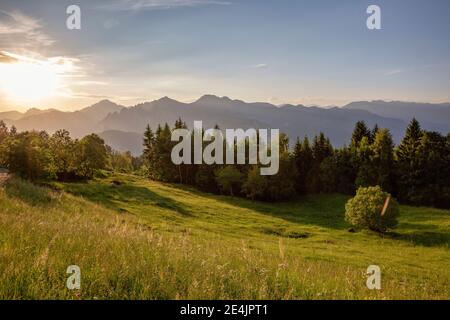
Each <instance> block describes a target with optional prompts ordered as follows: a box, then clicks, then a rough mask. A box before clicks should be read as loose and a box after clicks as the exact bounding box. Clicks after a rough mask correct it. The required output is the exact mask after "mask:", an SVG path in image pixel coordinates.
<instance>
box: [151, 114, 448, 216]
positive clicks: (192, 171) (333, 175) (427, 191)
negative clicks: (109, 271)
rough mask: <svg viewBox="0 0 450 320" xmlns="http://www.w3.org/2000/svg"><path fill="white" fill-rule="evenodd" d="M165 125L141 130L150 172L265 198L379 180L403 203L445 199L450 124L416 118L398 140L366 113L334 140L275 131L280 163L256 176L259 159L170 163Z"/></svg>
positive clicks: (347, 189) (348, 190) (348, 189)
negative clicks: (370, 123) (444, 130)
mask: <svg viewBox="0 0 450 320" xmlns="http://www.w3.org/2000/svg"><path fill="white" fill-rule="evenodd" d="M180 128H187V126H186V124H185V123H184V122H183V121H182V120H181V119H178V120H177V121H176V122H175V125H174V128H173V129H180ZM216 128H218V126H216ZM171 132H172V128H170V126H169V125H168V124H167V123H166V124H165V125H164V126H161V125H159V126H158V127H157V129H156V131H153V130H152V129H151V128H150V126H147V128H146V130H145V133H144V153H143V156H142V158H143V163H144V166H145V172H146V174H147V175H148V176H149V177H150V178H151V179H155V180H159V181H165V182H174V183H181V184H187V185H192V186H195V187H197V188H199V189H200V190H203V191H207V192H212V193H222V194H228V195H233V196H243V197H247V198H250V199H252V200H265V201H282V200H288V199H291V198H293V197H295V196H297V195H303V194H310V193H343V194H349V195H353V194H354V193H355V191H356V190H357V189H358V188H359V187H368V186H380V187H381V188H382V189H383V190H384V191H387V192H389V193H391V194H393V195H394V196H395V197H396V198H398V199H399V200H400V201H401V202H403V203H410V204H414V205H431V206H436V207H450V132H449V134H448V135H447V136H443V135H442V134H440V133H438V132H430V131H426V130H423V129H422V128H421V127H420V124H419V122H418V121H417V120H416V119H413V120H412V121H411V122H410V124H409V126H408V127H407V129H406V132H405V135H404V137H403V139H402V141H401V143H400V144H399V145H398V146H395V145H394V142H393V139H392V135H391V133H390V131H389V130H388V129H384V128H379V127H378V126H375V127H374V128H372V129H369V128H368V127H367V125H366V124H365V122H364V121H358V122H357V123H356V125H355V128H354V131H353V134H352V138H351V141H349V144H348V145H346V146H343V147H340V148H334V147H333V146H332V145H331V143H330V140H329V138H327V137H326V136H325V135H324V134H323V133H320V134H319V135H316V136H314V137H313V138H312V139H311V140H310V139H309V138H308V137H304V138H303V139H297V140H296V142H295V144H294V145H293V146H292V148H290V146H289V139H288V137H287V136H286V135H285V134H281V137H280V169H279V172H278V174H276V175H274V176H261V175H260V172H259V166H258V165H218V164H214V165H206V164H200V165H195V164H181V165H174V164H173V163H172V161H171V151H172V148H173V146H174V145H175V144H176V143H177V142H173V141H171Z"/></svg>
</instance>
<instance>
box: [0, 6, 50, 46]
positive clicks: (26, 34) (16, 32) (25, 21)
mask: <svg viewBox="0 0 450 320" xmlns="http://www.w3.org/2000/svg"><path fill="white" fill-rule="evenodd" d="M0 18H2V19H1V20H2V21H0V47H1V48H2V49H7V50H11V49H14V50H17V49H30V48H32V49H35V48H36V47H45V46H50V45H52V44H53V43H54V42H55V41H54V40H53V39H52V38H51V37H50V36H48V35H47V34H46V33H45V32H44V31H43V30H42V29H43V25H42V23H41V21H40V20H38V19H35V18H33V17H31V16H28V15H26V14H23V13H22V12H20V11H13V12H6V11H3V10H0Z"/></svg>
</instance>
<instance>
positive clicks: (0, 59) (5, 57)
mask: <svg viewBox="0 0 450 320" xmlns="http://www.w3.org/2000/svg"><path fill="white" fill-rule="evenodd" d="M18 61H19V60H18V59H16V58H14V57H12V56H10V55H9V54H7V53H6V52H2V51H0V63H14V62H18Z"/></svg>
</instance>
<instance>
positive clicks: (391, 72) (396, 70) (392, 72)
mask: <svg viewBox="0 0 450 320" xmlns="http://www.w3.org/2000/svg"><path fill="white" fill-rule="evenodd" d="M404 72H406V71H405V70H403V69H393V70H389V71H386V72H385V73H384V75H385V76H393V75H396V74H400V73H404Z"/></svg>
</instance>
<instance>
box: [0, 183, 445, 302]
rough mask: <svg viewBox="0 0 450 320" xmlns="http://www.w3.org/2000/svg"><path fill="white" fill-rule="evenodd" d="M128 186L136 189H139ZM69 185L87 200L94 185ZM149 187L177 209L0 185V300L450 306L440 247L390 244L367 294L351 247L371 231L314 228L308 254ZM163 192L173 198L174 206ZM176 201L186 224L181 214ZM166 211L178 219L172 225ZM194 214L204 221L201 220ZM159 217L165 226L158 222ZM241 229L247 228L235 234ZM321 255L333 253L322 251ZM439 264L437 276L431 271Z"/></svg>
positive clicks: (289, 241)
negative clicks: (439, 302) (69, 283)
mask: <svg viewBox="0 0 450 320" xmlns="http://www.w3.org/2000/svg"><path fill="white" fill-rule="evenodd" d="M133 179H134V178H133ZM101 183H108V182H104V181H103V182H101ZM128 183H130V184H132V183H137V184H138V185H139V186H140V187H142V184H145V183H147V182H144V181H140V180H132V181H131V180H130V181H128ZM64 187H65V188H70V186H64ZM72 187H76V186H72ZM77 188H78V189H77V190H78V191H80V190H79V188H83V190H84V192H86V193H88V192H89V190H96V189H95V188H99V185H96V184H93V185H89V184H87V185H83V186H78V187H77ZM123 188H124V190H125V188H126V186H124V187H123ZM147 188H148V190H149V192H153V193H155V195H154V196H155V198H154V199H153V200H155V199H156V200H155V201H156V202H158V201H159V202H160V203H164V201H163V199H166V200H167V201H169V200H170V199H171V200H172V201H175V202H173V203H171V205H170V206H169V208H167V203H166V205H165V206H164V205H163V206H162V207H161V206H155V204H152V203H145V204H144V205H145V206H147V207H146V208H147V210H148V211H147V212H146V213H145V214H142V215H141V214H139V212H141V213H142V212H143V209H139V203H136V206H138V207H137V208H135V207H133V206H132V205H131V204H132V203H133V202H132V201H131V200H130V202H129V206H128V207H127V209H126V211H124V210H117V208H115V207H114V204H116V205H117V204H118V202H114V199H116V200H117V199H120V196H121V193H120V192H118V193H117V192H116V191H115V192H116V193H111V194H108V196H110V197H111V199H109V200H111V201H112V202H111V203H107V202H106V200H105V199H106V198H108V197H105V198H103V201H102V198H101V196H102V195H101V194H95V193H94V194H92V195H91V196H92V197H100V198H98V199H96V200H97V201H94V200H93V199H89V197H87V196H86V194H85V195H84V198H83V197H80V196H74V195H70V194H68V193H65V192H64V191H54V190H50V189H48V188H44V187H38V186H35V185H32V184H30V183H28V182H24V181H22V180H19V179H11V180H10V181H9V182H8V183H7V184H6V185H5V186H4V187H0V205H1V207H0V208H1V209H0V299H392V298H399V299H405V298H407V299H409V298H413V299H415V298H421V299H428V298H430V299H445V298H446V299H448V298H450V295H449V292H450V286H449V283H450V281H449V280H450V279H449V271H448V268H447V270H445V265H444V264H445V263H447V262H448V261H449V251H448V247H447V248H446V247H442V246H439V247H438V248H426V247H418V248H417V250H416V251H414V250H411V251H408V250H410V249H411V248H409V247H410V246H411V245H407V246H408V250H407V251H404V252H407V253H408V255H410V256H408V258H407V259H399V257H398V256H399V255H400V257H401V255H402V253H401V252H398V251H399V250H401V248H402V247H401V245H399V246H397V252H396V251H395V249H393V248H391V249H390V250H391V252H390V253H387V255H388V256H389V258H391V259H393V260H394V261H392V262H391V263H387V264H386V268H384V269H383V272H384V273H383V275H384V276H383V280H382V286H383V288H382V290H381V291H370V290H368V289H367V288H366V286H365V281H366V275H365V268H366V267H367V266H368V265H369V264H370V262H373V261H369V260H370V259H367V258H366V257H363V258H356V254H355V252H354V251H356V250H360V249H361V247H362V246H364V243H365V242H367V243H368V242H369V241H371V239H375V238H372V237H374V236H373V235H366V234H358V235H354V239H352V238H350V237H349V236H348V235H345V236H340V233H339V232H337V231H334V230H333V228H329V229H327V228H326V227H322V228H321V229H320V230H322V229H323V230H322V231H324V230H328V232H329V233H330V234H333V233H336V232H337V233H336V235H335V236H334V238H333V237H331V238H330V239H328V240H329V243H327V242H325V241H323V240H324V239H323V235H321V234H320V232H319V229H308V231H309V232H310V233H311V232H312V233H314V232H315V231H314V230H316V231H317V235H318V237H317V238H318V239H315V240H314V239H313V240H312V241H314V242H312V241H311V242H310V244H311V247H310V248H308V242H305V241H310V240H309V239H303V238H302V237H300V238H295V237H289V236H288V234H289V232H288V231H287V230H288V229H289V228H290V225H286V226H284V227H281V229H277V228H276V227H277V226H275V225H267V226H266V227H267V228H269V230H270V228H274V230H278V231H279V230H282V233H281V234H270V232H269V233H267V230H266V231H265V232H262V231H261V228H260V226H259V224H258V223H259V222H261V223H262V222H268V221H271V220H270V219H271V218H270V215H269V216H267V215H265V214H262V213H258V212H260V210H259V211H258V210H256V209H255V210H254V212H253V215H254V216H253V217H257V216H258V215H261V217H260V219H261V221H259V222H258V221H254V223H255V225H248V226H245V225H244V226H242V225H241V227H240V228H236V230H237V231H236V233H233V232H229V233H226V232H225V233H224V234H222V233H221V232H220V230H222V228H226V226H223V225H222V226H221V227H220V228H219V227H218V226H217V228H216V229H215V227H214V226H215V225H214V224H212V225H207V224H206V222H205V224H199V223H200V222H199V221H202V219H203V220H208V219H211V215H212V214H213V213H212V212H214V214H216V213H215V210H217V209H220V207H219V203H218V202H216V201H218V199H221V198H220V197H219V198H211V197H210V196H206V195H205V196H204V198H203V195H201V194H199V193H195V192H194V193H193V192H192V191H190V190H183V189H176V188H174V187H171V186H167V185H161V184H154V183H151V184H150V185H148V186H147ZM157 188H160V189H157ZM161 190H166V191H167V192H169V193H172V198H170V197H169V196H168V195H167V194H166V193H165V192H163V191H161ZM170 190H171V191H170ZM124 192H125V191H124ZM126 192H130V190H126ZM134 192H136V193H135V194H134V197H139V196H145V195H146V193H145V192H144V193H142V192H143V191H142V190H140V189H138V191H136V190H134ZM187 194H188V195H190V197H192V198H193V199H197V201H193V202H192V203H191V202H189V204H188V203H187V202H183V201H190V199H189V197H188V196H186V195H187ZM103 196H105V195H103ZM166 196H167V198H165V197H166ZM181 199H184V200H181ZM153 200H152V199H149V201H150V202H151V201H153ZM117 201H119V200H117ZM134 201H135V202H136V201H138V199H134ZM237 201H238V202H237V203H235V204H233V206H234V205H236V206H237V205H239V203H240V204H241V205H242V206H252V204H251V203H250V202H245V203H242V201H243V200H237ZM333 201H335V200H333ZM94 202H97V203H94ZM119 202H120V201H119ZM196 202H197V203H199V205H198V207H195V206H196V205H195V203H196ZM205 203H206V204H208V203H209V205H210V207H211V208H207V207H208V206H206V207H205ZM182 205H184V206H185V207H186V208H185V210H186V212H187V213H189V214H191V215H192V216H186V215H184V214H183V213H180V212H179V211H177V210H178V209H179V207H181V206H182ZM223 205H224V206H229V204H223ZM256 205H258V204H256ZM262 206H264V205H262ZM214 208H216V209H214ZM236 210H237V209H236ZM242 210H244V211H243V212H245V210H251V209H249V208H245V209H242ZM281 210H283V209H282V208H281ZM166 211H170V212H171V213H172V214H176V215H179V216H181V218H179V219H176V220H175V219H174V220H170V215H169V213H167V212H166ZM220 211H221V210H219V212H218V213H217V214H220V213H221V212H220ZM199 212H203V214H204V215H206V216H208V217H207V218H205V217H200V216H199ZM152 214H154V215H155V216H154V217H151V215H152ZM227 214H231V213H225V215H226V216H227ZM241 214H242V212H236V216H235V218H236V221H238V222H237V223H238V224H240V223H245V222H246V220H245V217H244V218H243V220H239V219H240V218H239V217H240V215H241ZM447 214H448V212H447ZM149 215H150V216H149ZM197 215H198V216H197ZM163 217H166V218H168V219H169V220H168V221H166V224H163V222H162V220H163ZM241 218H242V217H241ZM254 219H256V218H254ZM267 219H269V220H267ZM195 220H199V221H197V222H196V221H195ZM152 221H154V223H152ZM183 221H185V223H183ZM275 221H277V220H276V218H273V221H272V222H275ZM235 223H236V222H235ZM339 223H340V222H339ZM293 224H295V225H298V223H297V222H293ZM163 225H164V228H162V226H163ZM171 226H173V228H171ZM246 227H247V230H250V231H249V232H243V230H246V229H245V228H246ZM286 228H287V229H286ZM255 230H257V231H255ZM252 232H255V234H254V235H252ZM256 232H257V233H258V234H256ZM283 232H284V234H283ZM286 232H287V233H286ZM312 238H313V237H312ZM333 239H335V240H333ZM315 241H317V242H315ZM333 241H340V245H341V246H343V247H344V248H341V249H340V250H336V252H333V250H334V248H335V246H334V244H333ZM377 241H378V240H377ZM387 241H393V242H395V241H399V240H395V239H394V240H387ZM352 242H356V243H357V245H356V246H353V245H352ZM400 244H401V243H400ZM412 249H414V248H413V247H412ZM326 251H329V252H328V253H327V254H325V253H324V252H326ZM344 252H346V255H344ZM413 252H416V253H417V256H414V254H413ZM385 254H386V253H385ZM421 254H424V256H421ZM396 256H397V258H396ZM411 257H414V258H415V260H410V259H409V258H411ZM351 259H354V260H355V261H351ZM425 259H430V261H425ZM347 260H348V263H345V261H347ZM395 260H397V261H395ZM399 260H400V261H410V263H411V266H403V265H400V264H398V261H399ZM380 261H384V256H383V257H382V256H380ZM375 262H376V261H375ZM69 265H78V266H79V267H80V268H81V290H69V289H67V288H66V280H67V278H68V277H69V275H68V274H66V269H67V267H68V266H69ZM438 266H441V270H442V272H437V269H438ZM427 267H429V268H428V269H427ZM447 267H448V265H447Z"/></svg>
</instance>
